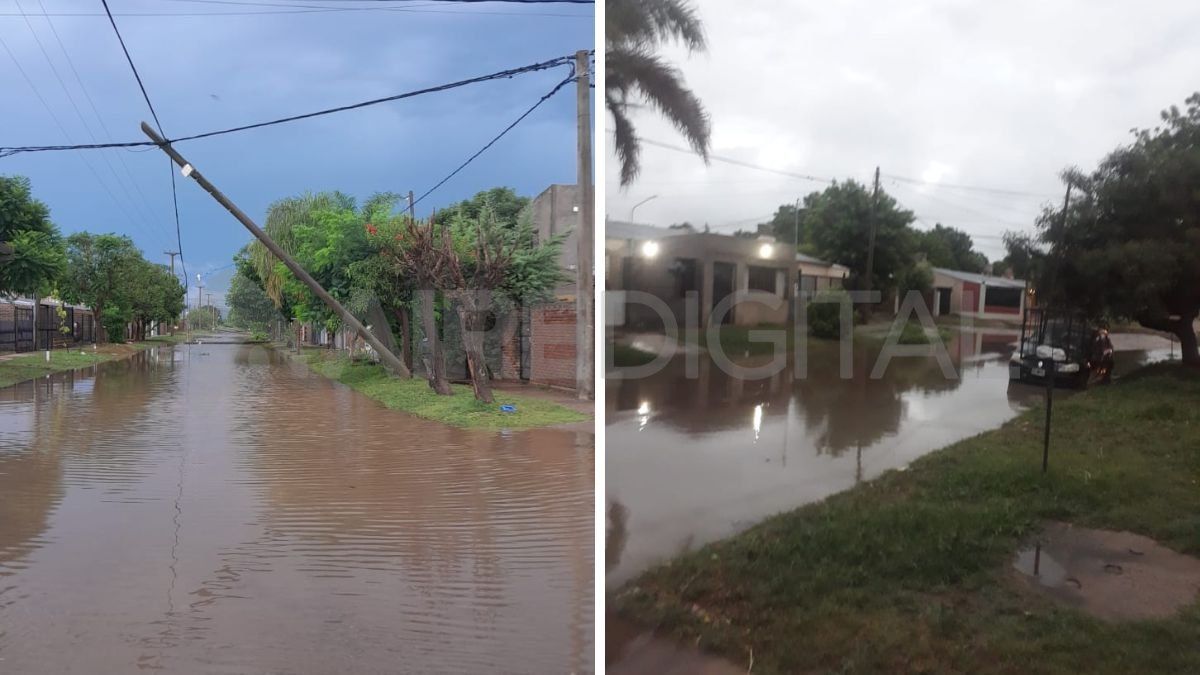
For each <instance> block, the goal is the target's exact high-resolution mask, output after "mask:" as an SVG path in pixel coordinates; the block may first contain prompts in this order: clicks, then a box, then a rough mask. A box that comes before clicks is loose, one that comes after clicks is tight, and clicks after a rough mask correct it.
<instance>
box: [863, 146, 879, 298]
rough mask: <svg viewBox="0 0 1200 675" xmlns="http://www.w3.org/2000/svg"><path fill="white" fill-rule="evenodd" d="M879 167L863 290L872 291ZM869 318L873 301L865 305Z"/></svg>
mask: <svg viewBox="0 0 1200 675" xmlns="http://www.w3.org/2000/svg"><path fill="white" fill-rule="evenodd" d="M878 211H879V167H878V166H877V167H875V189H874V190H872V192H871V234H870V235H868V237H867V274H866V277H865V278H864V279H863V290H865V291H868V292H870V290H871V288H872V287H873V284H872V278H871V277H872V276H873V275H874V274H875V230H877V229H878V221H879V214H878ZM865 309H866V315H867V320H868V321H870V319H871V309H872V307H871V303H869V302H868V303H867V304H866V305H865Z"/></svg>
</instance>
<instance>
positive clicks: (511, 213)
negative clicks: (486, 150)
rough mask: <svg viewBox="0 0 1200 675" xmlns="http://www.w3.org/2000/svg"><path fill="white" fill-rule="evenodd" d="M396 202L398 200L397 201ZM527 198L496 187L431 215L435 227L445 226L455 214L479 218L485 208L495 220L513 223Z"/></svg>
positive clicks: (523, 207)
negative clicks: (488, 209)
mask: <svg viewBox="0 0 1200 675" xmlns="http://www.w3.org/2000/svg"><path fill="white" fill-rule="evenodd" d="M397 201H398V199H397ZM529 201H530V200H529V197H522V196H521V195H519V194H517V192H516V191H515V190H513V189H512V188H509V187H496V188H491V189H490V190H483V191H482V192H478V193H476V194H475V196H474V197H471V198H470V199H464V200H462V201H461V202H459V203H458V204H456V205H454V206H452V207H450V208H447V209H442V210H441V211H438V212H437V213H435V214H433V222H434V224H435V225H439V226H441V225H446V224H447V223H449V222H450V220H451V219H453V218H454V216H455V215H456V214H458V215H462V216H465V217H467V218H471V219H475V218H479V214H481V213H483V210H484V209H485V208H490V209H492V210H493V211H495V213H496V219H497V220H499V221H500V222H502V223H515V222H517V219H518V218H519V217H520V215H521V212H522V211H524V210H525V207H527V206H529Z"/></svg>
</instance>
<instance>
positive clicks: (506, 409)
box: [500, 403, 517, 413]
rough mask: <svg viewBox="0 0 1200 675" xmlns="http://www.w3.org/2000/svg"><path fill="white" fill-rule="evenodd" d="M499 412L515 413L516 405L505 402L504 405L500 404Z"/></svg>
mask: <svg viewBox="0 0 1200 675" xmlns="http://www.w3.org/2000/svg"><path fill="white" fill-rule="evenodd" d="M500 412H506V413H515V412H517V406H515V405H509V404H507V403H505V404H504V405H502V406H500Z"/></svg>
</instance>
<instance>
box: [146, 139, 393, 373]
mask: <svg viewBox="0 0 1200 675" xmlns="http://www.w3.org/2000/svg"><path fill="white" fill-rule="evenodd" d="M142 132H143V133H145V134H146V135H147V136H149V137H150V140H152V141H154V142H155V143H157V144H158V147H159V148H161V149H162V151H163V152H165V153H167V155H168V156H169V157H170V158H171V160H172V161H174V162H175V163H176V164H178V165H179V168H180V169H181V170H182V171H183V175H184V176H185V177H188V178H191V179H192V180H194V181H196V182H197V183H199V184H200V187H202V188H204V190H205V191H206V192H208V194H210V195H212V196H213V199H215V200H217V203H219V204H220V205H221V206H224V207H225V210H226V211H229V213H231V214H233V217H234V218H237V219H238V221H239V222H240V223H241V224H242V225H245V226H246V229H247V230H250V234H253V235H254V236H255V237H256V238H257V239H258V240H259V241H261V242H262V243H263V246H266V247H267V250H268V251H270V252H271V254H272V255H274V256H275V257H276V258H278V259H279V260H281V261H283V264H284V265H286V266H287V268H288V269H289V270H291V271H292V274H294V275H296V278H297V279H299V280H300V282H301V283H303V284H304V285H305V286H307V287H308V290H310V291H312V292H313V294H314V295H316V296H317V297H318V298H320V299H321V301H322V302H324V303H325V305H326V306H327V307H329V309H331V310H333V313H334V314H336V315H337V317H338V318H339V319H341V320H342V322H343V323H345V324H346V325H347V326H350V328H352V329H353V330H354V332H356V333H358V334H359V335H360V336H362V339H363V340H365V341H366V342H367V344H369V345H371V347H372V348H373V349H374V350H375V351H376V352H377V353H378V354H379V358H380V359H382V360H383V363H384V365H385V366H387V368H388V369H389V370H391V371H392V372H393V373H395V374H396V375H399V376H400V377H406V378H407V377H412V373H411V372H409V370H408V368H407V367H406V366H405V365H404V362H403V361H401V360H400V359H399V358H397V356H396V355H395V354H393V353H392V352H391V351H390V350H389V349H388V348H387V347H385V346H384V344H383V342H381V341H380V340H379V338H377V337H375V335H374V334H373V333H371V331H369V330H367V328H366V326H364V325H362V322H361V321H359V320H358V319H357V318H355V317H354V315H353V314H351V313H350V312H348V311H346V308H345V307H342V305H341V303H339V302H338V301H337V300H335V299H334V298H333V296H332V295H330V294H329V292H328V291H326V290H325V289H324V288H321V284H318V283H317V281H316V280H315V279H313V278H312V276H311V275H309V273H308V272H306V271H304V268H303V267H301V266H300V265H299V264H298V263H297V262H296V261H295V260H292V257H291V256H289V255H288V254H287V253H285V252H284V250H283V249H282V248H280V247H279V244H276V243H275V242H274V241H273V240H272V239H271V238H270V237H268V236H267V233H266V232H263V231H262V229H261V228H259V226H258V225H256V224H254V221H253V220H251V219H250V216H247V215H246V214H245V213H243V212H242V210H241V209H239V208H238V207H237V205H236V204H234V203H233V202H232V201H230V200H229V198H228V197H226V196H225V195H224V194H223V193H222V192H221V191H220V190H218V189H217V187H216V186H215V185H213V184H212V183H210V182H208V179H207V178H205V177H204V176H203V175H202V174H201V173H200V172H199V171H197V170H196V168H195V167H194V166H192V165H191V164H189V163H188V161H187V160H186V159H184V158H183V156H182V155H180V154H179V153H178V152H176V151H175V148H173V147H171V145H170V144H169V143H167V141H166V139H164V138H163V137H162V136H159V135H158V134H157V133H155V131H154V129H153V128H151V127H150V125H149V124H146V123H145V122H142Z"/></svg>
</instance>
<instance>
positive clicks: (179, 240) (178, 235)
mask: <svg viewBox="0 0 1200 675" xmlns="http://www.w3.org/2000/svg"><path fill="white" fill-rule="evenodd" d="M100 2H101V4H103V5H104V13H105V14H107V15H108V22H109V23H110V24H112V29H113V32H114V33H116V35H117V42H120V43H121V51H122V52H124V53H125V60H126V61H128V62H129V69H130V70H132V71H133V77H134V79H136V80H137V83H138V89H141V91H142V98H144V99H145V100H146V107H147V108H150V116H151V117H153V118H154V126H156V127H158V133H159V134H161V135H162V136H163V137H164V138H165V137H166V135H167V133H166V132H165V131H163V128H162V123H161V122H159V121H158V113H157V112H155V110H154V104H153V103H151V102H150V95H149V94H147V93H146V85H144V84H142V76H141V74H140V73H138V69H137V66H135V65H134V64H133V57H132V56H130V55H129V49H128V48H127V47H126V46H125V38H123V37H121V31H120V30H118V29H117V21H116V19H114V18H113V15H112V12H111V11H109V8H108V0H100ZM167 171H169V172H170V173H171V204H172V205H173V206H174V208H175V245H176V247H177V248H176V250H177V251H178V252H179V265H180V267H182V268H183V293H184V297H187V293H188V277H187V262H186V260H185V259H184V257H183V233H182V231H181V229H180V227H179V193H178V190H177V189H176V187H175V165H174V164H173V163H172V162H171V160H170V158H169V157H168V158H167Z"/></svg>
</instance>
